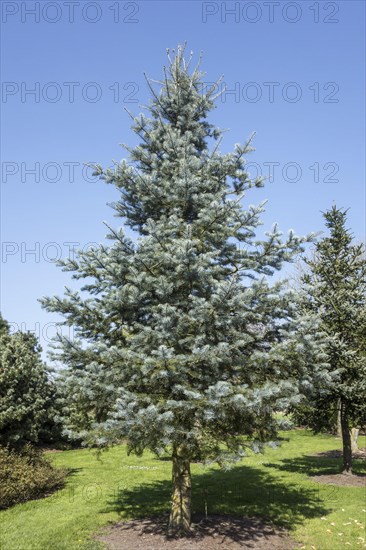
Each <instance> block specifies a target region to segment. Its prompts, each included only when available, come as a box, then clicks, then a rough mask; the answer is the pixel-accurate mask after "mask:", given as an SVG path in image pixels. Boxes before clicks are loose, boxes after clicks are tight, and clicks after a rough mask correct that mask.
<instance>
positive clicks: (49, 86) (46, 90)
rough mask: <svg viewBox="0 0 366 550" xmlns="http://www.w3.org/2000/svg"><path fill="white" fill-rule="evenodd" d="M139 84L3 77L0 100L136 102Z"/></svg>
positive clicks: (9, 102) (6, 101) (22, 101)
mask: <svg viewBox="0 0 366 550" xmlns="http://www.w3.org/2000/svg"><path fill="white" fill-rule="evenodd" d="M139 90H140V86H139V84H138V83H137V82H134V81H127V82H111V83H105V82H95V81H90V82H77V81H62V82H56V81H52V82H38V81H37V82H36V81H32V82H30V81H28V82H26V81H14V80H9V81H3V82H2V83H1V102H2V103H4V104H5V103H8V104H14V103H15V102H17V103H32V104H34V103H48V104H50V103H60V102H62V103H70V104H73V103H79V102H85V103H99V102H101V101H110V102H112V103H119V104H121V103H126V104H130V103H138V102H139V97H138V95H137V94H138V92H139Z"/></svg>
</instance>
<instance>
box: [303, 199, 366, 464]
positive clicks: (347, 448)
mask: <svg viewBox="0 0 366 550" xmlns="http://www.w3.org/2000/svg"><path fill="white" fill-rule="evenodd" d="M324 219H325V224H326V227H327V228H328V230H329V236H327V237H324V238H323V239H321V240H320V241H319V242H317V243H316V245H315V250H314V255H313V257H312V258H308V259H305V263H306V265H307V267H308V270H307V271H306V272H305V273H304V274H303V276H302V284H303V287H304V289H305V290H306V291H307V293H308V301H307V310H308V311H309V310H312V311H316V312H319V314H320V316H321V319H322V329H323V330H324V331H325V332H326V333H327V334H328V335H329V337H330V339H329V340H328V345H327V354H328V362H329V365H330V372H331V373H332V375H333V376H332V379H333V382H332V383H331V384H329V383H327V385H326V386H323V387H322V388H320V393H319V394H318V395H317V396H316V398H315V399H312V400H310V401H308V402H307V403H306V405H305V409H304V408H303V407H300V409H299V411H298V416H299V413H300V416H301V420H302V423H303V424H306V425H308V426H310V427H312V428H313V429H314V430H315V431H320V430H322V429H331V428H332V426H333V427H334V425H335V424H336V421H337V411H338V409H340V423H341V435H342V442H343V471H344V473H348V474H350V473H352V445H351V435H350V429H351V428H353V427H356V426H360V425H363V426H364V425H365V424H366V399H365V396H366V258H365V247H364V245H363V244H362V243H361V244H353V237H352V234H351V232H350V230H349V229H347V227H346V222H347V211H345V210H342V209H339V208H337V207H336V206H333V207H332V208H331V209H330V210H329V211H327V212H325V213H324ZM306 407H307V408H306ZM295 415H296V413H295Z"/></svg>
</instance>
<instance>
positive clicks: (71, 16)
mask: <svg viewBox="0 0 366 550" xmlns="http://www.w3.org/2000/svg"><path fill="white" fill-rule="evenodd" d="M141 5H142V3H140V2H124V1H120V0H115V1H114V2H108V1H103V0H99V1H98V2H88V1H84V0H81V1H80V2H77V1H73V0H72V1H53V2H43V1H42V2H32V1H29V0H27V1H7V0H5V1H3V2H1V21H2V23H3V24H10V23H14V22H15V23H22V24H35V23H38V24H39V23H48V24H53V25H55V24H57V23H61V22H62V23H70V24H73V23H77V22H80V21H81V22H84V23H88V24H91V25H95V24H97V23H99V22H108V23H119V24H136V23H139V22H140V17H141Z"/></svg>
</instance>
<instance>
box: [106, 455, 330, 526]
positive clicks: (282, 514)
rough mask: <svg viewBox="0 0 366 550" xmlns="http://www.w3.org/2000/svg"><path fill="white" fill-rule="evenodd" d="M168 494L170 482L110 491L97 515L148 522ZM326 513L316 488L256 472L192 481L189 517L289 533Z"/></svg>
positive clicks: (243, 469) (205, 475)
mask: <svg viewBox="0 0 366 550" xmlns="http://www.w3.org/2000/svg"><path fill="white" fill-rule="evenodd" d="M170 495H171V482H170V481H168V480H159V481H155V482H153V483H149V484H143V480H142V483H141V485H138V486H135V487H132V488H124V489H121V490H119V491H115V493H114V498H113V499H111V500H110V501H109V502H108V505H107V507H106V509H104V510H103V512H105V513H109V512H112V511H113V512H117V513H118V514H119V515H120V516H121V517H124V518H149V517H150V518H151V517H152V516H157V515H161V514H164V513H166V512H167V511H168V510H169V501H170ZM328 511H330V510H329V509H328V508H327V507H326V505H325V504H324V503H323V502H322V500H321V499H320V498H319V491H318V489H317V488H310V489H309V488H306V487H302V486H298V485H294V484H292V483H284V482H283V481H282V480H280V479H278V478H277V477H275V476H273V475H271V474H270V473H268V472H266V471H263V470H262V469H259V468H255V467H249V466H236V467H235V468H233V469H232V470H229V471H222V470H213V469H211V470H209V471H205V472H202V473H199V472H198V473H197V472H196V473H195V474H194V476H193V484H192V512H193V514H198V515H201V516H206V514H207V516H208V517H210V516H213V515H221V516H222V515H231V516H236V517H238V516H246V517H252V516H256V517H260V518H262V519H264V520H265V521H267V522H273V524H275V525H276V526H279V527H286V528H287V529H291V528H293V527H295V526H296V525H298V524H301V523H302V522H303V521H304V520H305V519H309V518H314V517H320V516H323V515H324V514H326V513H327V512H328Z"/></svg>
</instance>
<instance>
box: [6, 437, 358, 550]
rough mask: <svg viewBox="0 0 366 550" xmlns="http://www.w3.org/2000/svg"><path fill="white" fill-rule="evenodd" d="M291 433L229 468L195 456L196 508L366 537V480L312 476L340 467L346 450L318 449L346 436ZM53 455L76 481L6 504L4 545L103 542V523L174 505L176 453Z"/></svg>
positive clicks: (297, 530) (306, 541) (316, 543)
mask: <svg viewBox="0 0 366 550" xmlns="http://www.w3.org/2000/svg"><path fill="white" fill-rule="evenodd" d="M283 437H284V438H286V439H287V438H288V440H284V441H283V443H282V446H281V447H280V448H277V449H268V450H266V452H265V454H263V455H262V454H259V455H251V456H248V457H246V458H244V459H243V460H242V461H241V462H240V463H239V464H237V465H236V466H235V467H234V468H233V469H232V470H230V471H227V472H224V471H221V470H219V469H218V468H217V467H210V468H209V467H202V466H201V465H200V464H194V465H193V466H192V473H193V509H194V511H200V512H203V511H204V510H205V508H206V509H207V512H208V514H210V513H228V514H233V515H249V516H254V515H255V516H261V517H265V518H267V519H268V520H269V521H272V522H273V523H275V524H277V525H280V526H285V527H286V528H287V529H289V530H290V532H291V536H292V537H293V538H294V540H295V541H298V543H294V548H303V549H306V550H308V549H309V550H310V549H314V548H316V549H317V550H338V549H340V548H342V549H343V548H347V547H348V548H364V547H366V545H365V538H366V537H365V518H366V488H362V487H355V488H353V487H338V486H330V485H320V484H318V483H316V482H314V481H312V480H311V477H309V476H311V475H315V474H320V473H336V472H338V471H339V466H340V464H339V460H337V459H329V458H317V457H312V456H311V455H313V454H315V453H318V452H321V451H326V450H331V449H336V448H339V447H340V441H339V439H336V438H334V437H331V436H325V435H319V436H314V435H312V434H311V433H310V432H308V431H302V430H294V431H292V432H286V433H284V434H283ZM360 446H366V445H365V438H364V437H363V438H362V440H361V441H360ZM52 460H53V462H54V464H55V465H56V466H58V467H65V468H70V469H71V470H72V471H71V474H70V476H69V477H68V479H67V483H66V486H65V487H64V488H63V489H61V490H59V491H57V492H56V493H55V494H53V495H51V496H49V497H47V498H45V499H41V500H36V501H30V502H27V503H24V504H19V505H17V506H14V507H13V508H10V509H8V510H5V511H2V512H1V513H0V547H1V549H2V550H44V549H48V548H52V549H53V550H59V549H60V550H61V549H66V548H67V549H68V550H73V549H77V548H79V549H84V550H85V549H88V550H92V549H96V548H99V547H101V546H100V544H99V543H96V542H95V541H94V539H93V536H94V535H95V534H96V533H97V532H98V530H99V528H101V527H102V526H105V525H107V524H109V523H111V522H115V521H118V520H120V519H124V518H126V519H127V518H133V517H138V516H144V515H153V514H158V513H161V512H163V511H166V510H167V509H168V507H169V497H170V490H171V485H170V479H171V465H170V462H169V461H167V460H158V459H157V458H155V457H154V456H153V455H151V454H150V453H146V454H145V455H144V456H143V457H142V458H137V457H134V456H127V453H126V448H125V446H120V447H115V448H113V449H111V450H110V451H108V452H106V453H103V454H102V456H101V458H100V459H99V460H98V459H97V457H96V455H95V453H93V452H90V451H88V450H79V451H64V452H62V453H55V454H54V455H52ZM355 471H356V472H360V473H361V472H366V464H365V463H364V462H362V461H355Z"/></svg>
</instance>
